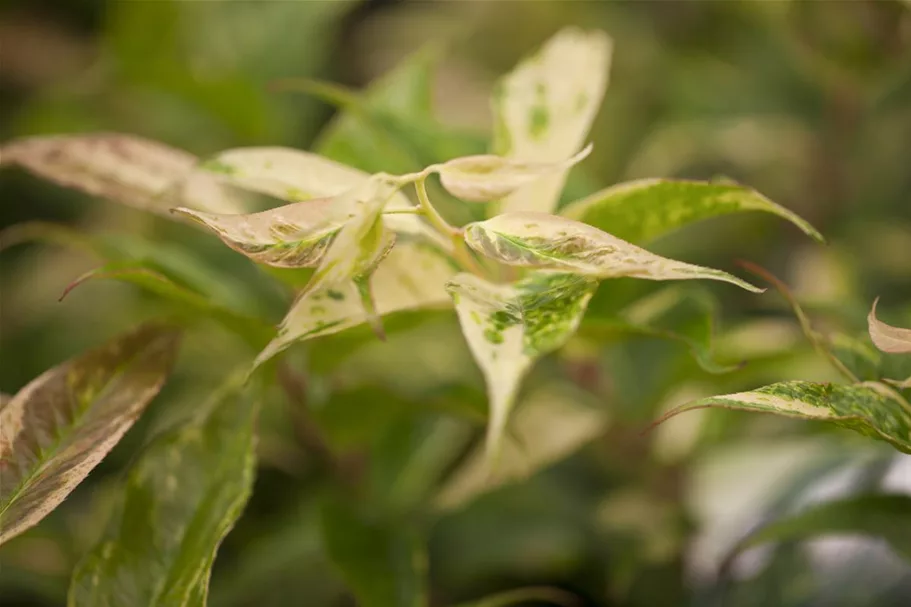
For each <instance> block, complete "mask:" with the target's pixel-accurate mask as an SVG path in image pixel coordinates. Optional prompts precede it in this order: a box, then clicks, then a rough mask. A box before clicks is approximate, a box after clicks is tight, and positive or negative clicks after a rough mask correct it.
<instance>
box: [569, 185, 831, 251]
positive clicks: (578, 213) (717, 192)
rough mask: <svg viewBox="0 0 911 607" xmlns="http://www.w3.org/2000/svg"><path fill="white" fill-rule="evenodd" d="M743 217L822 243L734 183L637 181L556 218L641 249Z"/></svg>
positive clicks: (788, 214)
mask: <svg viewBox="0 0 911 607" xmlns="http://www.w3.org/2000/svg"><path fill="white" fill-rule="evenodd" d="M743 211H762V212H765V213H772V214H773V215H778V216H779V217H782V218H784V219H786V220H788V221H790V222H791V223H793V224H794V225H796V226H797V227H798V228H800V229H801V230H803V231H804V232H805V233H806V234H808V235H809V236H811V237H812V238H814V239H815V240H817V241H819V242H822V241H823V237H822V235H821V234H820V233H819V232H817V231H816V229H814V228H813V226H811V225H810V224H809V223H807V222H806V221H804V220H803V219H802V218H801V217H800V216H798V215H797V214H796V213H794V212H792V211H790V210H789V209H786V208H784V207H782V206H780V205H777V204H775V203H774V202H772V201H771V200H769V199H768V198H766V197H765V196H763V195H762V194H760V193H759V192H757V191H756V190H753V189H750V188H747V187H744V186H742V185H738V184H736V183H723V182H708V181H683V180H671V179H640V180H637V181H630V182H627V183H620V184H617V185H615V186H611V187H609V188H607V189H604V190H601V191H600V192H595V193H594V194H592V195H591V196H588V197H586V198H583V199H582V200H577V201H576V202H573V203H571V204H570V205H568V206H567V207H566V208H565V209H563V210H562V211H561V213H560V214H561V215H563V216H564V217H568V218H570V219H576V220H578V221H582V222H584V223H587V224H590V225H593V226H595V227H597V228H599V229H602V230H605V231H607V232H610V233H611V234H613V235H615V236H617V237H618V238H622V239H624V240H628V241H629V242H634V243H645V242H649V241H651V240H654V239H656V238H659V237H661V236H663V235H665V234H667V233H669V232H671V231H673V230H676V229H677V228H681V227H684V226H686V225H689V224H691V223H695V222H697V221H700V220H702V219H708V218H710V217H717V216H719V215H728V214H731V213H739V212H743Z"/></svg>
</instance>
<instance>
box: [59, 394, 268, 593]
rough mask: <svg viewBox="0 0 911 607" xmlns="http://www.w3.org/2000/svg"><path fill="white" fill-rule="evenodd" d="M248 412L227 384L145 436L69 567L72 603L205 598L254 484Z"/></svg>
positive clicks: (248, 399) (245, 397)
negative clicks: (99, 529) (98, 530)
mask: <svg viewBox="0 0 911 607" xmlns="http://www.w3.org/2000/svg"><path fill="white" fill-rule="evenodd" d="M255 412H256V405H255V401H254V398H253V397H252V396H251V395H250V394H245V393H242V392H241V391H240V390H239V389H238V388H236V387H234V386H231V387H229V388H228V389H226V390H224V391H223V392H222V393H221V394H219V395H218V396H217V397H216V398H214V399H213V400H212V402H210V403H209V404H208V405H207V406H205V407H204V408H203V409H202V411H201V412H200V413H199V414H197V415H195V416H194V418H193V419H192V420H191V421H190V422H189V423H186V424H183V425H181V426H179V427H178V428H176V429H174V430H172V431H170V432H167V433H166V434H164V435H162V436H159V437H157V438H156V439H155V440H154V441H153V442H152V443H151V445H150V446H149V447H148V449H147V450H145V451H144V452H143V454H142V456H141V457H140V459H139V460H138V461H137V463H136V464H135V465H134V466H133V468H132V469H131V470H130V473H129V476H128V478H127V481H126V486H125V488H124V497H123V504H122V509H121V511H120V512H119V513H118V515H117V516H115V517H114V519H113V520H112V522H111V524H110V527H109V529H108V532H107V535H106V537H105V538H104V539H103V540H102V541H101V542H100V543H99V544H98V545H97V546H95V548H94V549H93V550H92V551H91V552H89V553H88V555H87V556H86V557H85V558H84V559H83V560H82V562H81V563H80V564H79V565H78V567H77V568H76V571H75V572H74V574H73V580H72V585H71V587H70V596H69V604H70V606H71V607H77V606H79V607H82V606H95V605H97V606H105V607H107V606H114V605H155V606H160V607H166V606H167V607H172V606H173V607H178V606H179V607H191V606H192V607H204V606H205V603H206V596H207V594H208V585H209V575H210V571H211V568H212V563H213V561H214V560H215V553H216V551H217V549H218V546H219V544H220V543H221V541H222V539H223V538H224V537H225V535H227V533H228V532H229V531H230V530H231V528H232V527H233V526H234V522H235V521H236V520H237V518H238V517H239V516H240V513H241V511H242V510H243V508H244V505H245V504H246V502H247V498H248V497H249V495H250V491H251V488H252V485H253V474H254V467H255V465H254V463H255V456H254V450H253V447H254V442H255V441H254V416H255Z"/></svg>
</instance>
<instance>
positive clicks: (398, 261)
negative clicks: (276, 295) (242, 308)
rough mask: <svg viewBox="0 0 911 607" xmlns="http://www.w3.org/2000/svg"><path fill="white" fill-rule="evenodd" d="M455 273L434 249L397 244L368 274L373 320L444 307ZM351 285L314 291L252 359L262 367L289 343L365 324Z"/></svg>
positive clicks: (355, 292)
mask: <svg viewBox="0 0 911 607" xmlns="http://www.w3.org/2000/svg"><path fill="white" fill-rule="evenodd" d="M454 274H455V269H454V267H453V266H452V264H451V262H450V261H449V260H448V259H447V258H446V257H445V256H444V255H443V254H441V253H440V252H439V251H438V250H436V249H434V248H432V247H430V246H429V245H426V244H422V243H419V242H414V241H406V242H403V243H400V244H398V245H397V246H396V247H395V248H393V249H392V251H390V253H389V256H388V257H387V258H386V259H385V260H384V261H383V263H381V264H380V265H379V267H377V269H376V272H375V273H374V275H373V280H372V284H373V297H374V301H375V305H376V313H377V314H378V315H379V316H383V315H386V314H391V313H393V312H398V311H401V310H413V309H417V308H425V307H441V306H445V305H448V304H449V303H450V298H449V295H448V293H447V292H446V289H445V286H444V285H445V283H446V280H448V279H449V278H450V277H452V276H453V275H454ZM359 301H360V300H359V294H358V290H357V288H356V286H355V285H354V283H353V282H348V283H341V284H339V285H335V286H331V287H326V288H323V289H317V290H315V291H312V292H310V293H308V294H306V295H304V296H302V297H300V298H298V300H297V301H296V302H295V303H294V305H293V306H292V307H291V310H289V311H288V314H287V315H286V316H285V318H284V320H283V321H282V323H281V325H280V326H279V329H278V335H277V336H276V338H275V339H274V340H273V341H272V342H271V343H270V344H269V345H268V346H267V347H266V349H265V350H263V352H262V353H261V354H260V355H259V357H258V358H257V362H256V364H257V365H258V364H262V363H263V362H265V361H266V360H268V359H270V358H272V357H273V356H275V355H276V354H278V353H279V352H281V351H282V350H284V349H285V348H287V347H288V346H290V345H291V344H292V343H294V342H297V341H304V340H307V339H313V338H315V337H319V336H322V335H329V334H331V333H336V332H338V331H342V330H344V329H347V328H349V327H353V326H356V325H359V324H361V323H364V322H366V320H367V315H366V313H365V311H364V308H363V307H362V306H361V305H360V304H359Z"/></svg>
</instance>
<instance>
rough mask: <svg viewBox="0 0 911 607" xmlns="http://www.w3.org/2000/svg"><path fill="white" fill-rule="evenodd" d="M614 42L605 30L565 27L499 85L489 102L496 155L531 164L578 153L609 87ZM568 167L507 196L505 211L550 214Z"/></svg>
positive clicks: (552, 160) (551, 160) (503, 205)
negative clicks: (491, 108)
mask: <svg viewBox="0 0 911 607" xmlns="http://www.w3.org/2000/svg"><path fill="white" fill-rule="evenodd" d="M611 48H612V42H611V40H610V38H608V37H607V35H605V34H604V33H603V32H598V31H590V32H586V31H583V30H581V29H578V28H566V29H563V30H561V31H560V32H558V33H557V34H556V35H555V36H554V37H552V38H551V39H550V40H548V41H547V43H546V44H545V45H544V46H543V47H542V48H541V50H540V51H539V52H538V53H537V54H536V55H534V56H532V57H529V58H528V59H526V60H524V61H523V62H522V63H520V64H519V65H518V66H517V67H516V68H515V69H514V70H513V71H512V72H510V73H509V74H507V75H506V76H505V77H504V78H503V79H502V80H501V81H500V82H499V83H498V85H497V88H496V90H495V92H494V95H493V99H492V106H493V114H494V148H493V151H494V153H496V154H498V155H500V156H506V157H508V158H511V159H514V160H517V161H524V162H535V163H554V162H560V161H562V160H564V159H566V158H569V157H571V156H572V155H573V154H575V153H576V152H578V151H579V149H580V148H581V147H582V144H583V142H584V141H585V139H586V136H587V135H588V130H589V128H591V124H592V121H593V120H594V118H595V114H596V113H597V111H598V108H599V107H600V106H601V99H602V98H603V96H604V90H605V88H606V87H607V80H608V71H609V69H610V59H611ZM565 180H566V169H563V170H559V171H556V172H554V173H552V174H550V175H548V176H546V177H544V178H543V179H541V180H539V181H536V182H535V183H532V184H528V185H526V186H524V187H522V188H519V189H518V190H517V191H515V192H513V193H511V194H510V195H509V196H508V197H507V198H506V199H505V200H503V202H502V204H501V205H500V206H501V208H500V210H501V211H503V212H514V211H539V212H545V213H546V212H551V211H553V210H554V208H555V207H556V205H557V201H558V199H559V196H560V192H561V190H562V189H563V183H564V182H565Z"/></svg>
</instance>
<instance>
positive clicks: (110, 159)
mask: <svg viewBox="0 0 911 607" xmlns="http://www.w3.org/2000/svg"><path fill="white" fill-rule="evenodd" d="M196 163H197V158H196V156H194V155H193V154H190V153H189V152H185V151H183V150H179V149H176V148H172V147H169V146H167V145H164V144H162V143H158V142H155V141H150V140H148V139H143V138H141V137H134V136H131V135H122V134H116V133H92V134H86V135H53V136H43V137H28V138H24V139H18V140H14V141H12V142H10V143H7V144H5V145H4V146H2V148H0V164H10V165H18V166H21V167H23V168H24V169H26V170H28V171H30V172H32V173H34V174H35V175H38V176H39V177H43V178H44V179H47V180H49V181H53V182H55V183H57V184H60V185H62V186H65V187H69V188H73V189H76V190H79V191H82V192H85V193H87V194H90V195H92V196H99V197H102V198H107V199H109V200H113V201H114V202H119V203H122V204H125V205H128V206H131V207H136V208H139V209H142V210H145V211H151V212H153V213H158V214H162V215H167V214H168V210H169V209H170V208H171V207H174V206H177V205H181V204H182V205H185V206H187V207H191V208H194V209H199V210H202V211H210V212H215V213H232V212H233V213H239V212H242V211H243V208H242V206H241V205H240V203H239V202H238V201H237V200H235V199H234V198H233V197H231V196H230V194H229V193H228V192H227V191H225V190H224V189H223V188H222V187H221V186H220V185H219V184H218V181H217V180H216V179H214V178H213V177H212V176H211V175H208V174H206V173H205V172H202V171H197V170H195V166H196Z"/></svg>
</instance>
